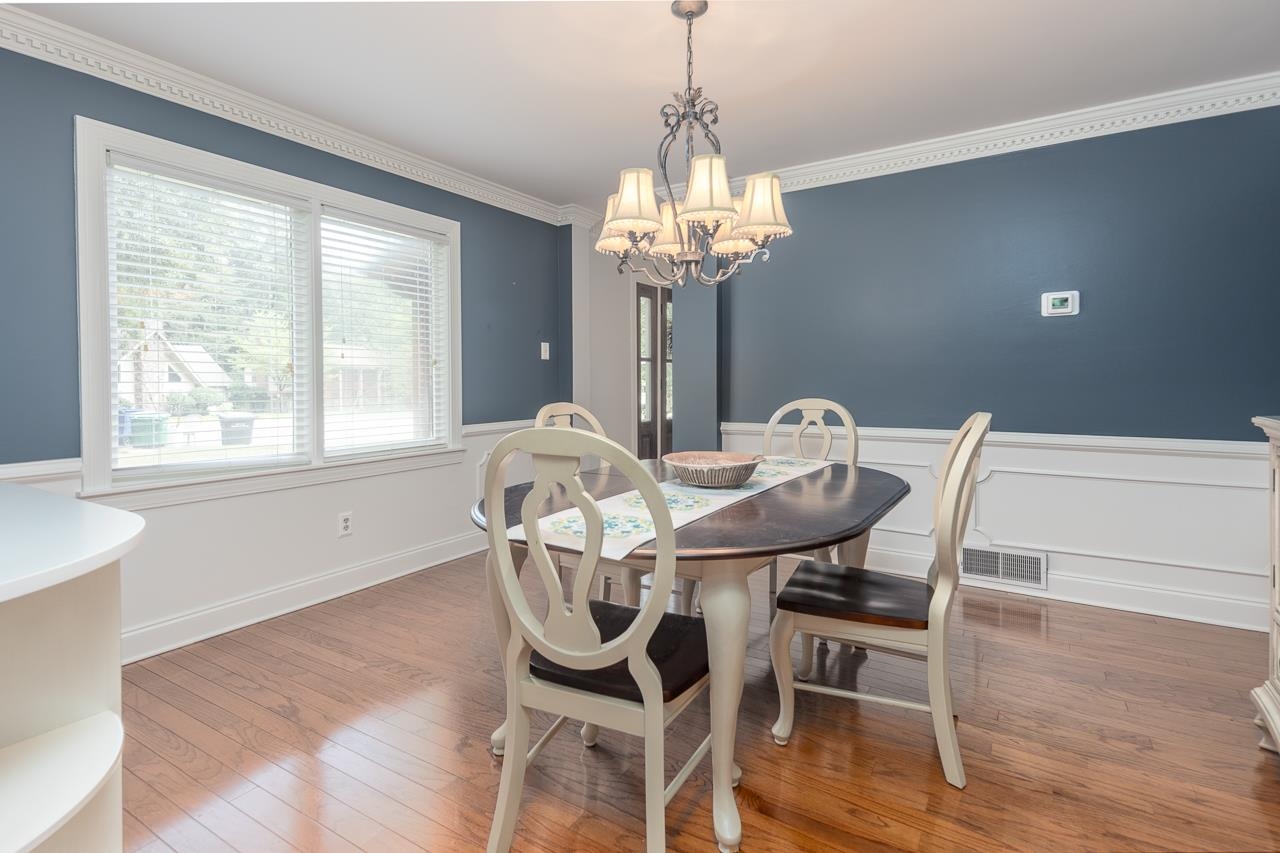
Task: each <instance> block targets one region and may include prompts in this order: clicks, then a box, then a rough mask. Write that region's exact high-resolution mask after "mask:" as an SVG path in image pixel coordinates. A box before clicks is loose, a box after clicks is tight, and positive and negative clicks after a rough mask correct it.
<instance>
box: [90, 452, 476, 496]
mask: <svg viewBox="0 0 1280 853" xmlns="http://www.w3.org/2000/svg"><path fill="white" fill-rule="evenodd" d="M465 454H466V448H463V447H441V448H432V449H431V450H417V451H413V452H411V453H402V454H397V455H395V456H378V457H375V458H369V457H363V458H354V459H343V460H339V461H331V462H326V463H324V464H323V465H307V466H299V467H296V468H275V469H271V470H267V471H263V470H258V471H252V472H245V473H241V474H228V475H225V476H221V477H215V478H212V479H202V480H198V481H195V482H192V481H190V480H185V481H178V482H174V481H163V480H160V481H156V480H152V481H149V482H145V483H129V484H125V485H118V486H113V487H110V488H106V489H96V490H93V491H89V490H85V491H82V492H80V497H82V498H88V499H90V500H93V501H95V502H97V503H102V504H106V505H108V506H113V507H116V508H118V509H127V510H140V509H156V508H158V507H166V506H178V505H181V504H189V503H199V502H200V501H209V500H220V499H222V498H234V497H239V496H241V495H254V494H259V493H261V492H278V491H283V490H285V489H297V488H301V487H304V486H316V485H321V484H323V483H338V482H342V481H344V480H359V479H362V478H365V477H379V476H382V475H384V474H398V473H400V472H402V471H417V470H421V469H424V468H438V467H441V466H443V465H457V464H459V463H461V462H462V457H463V456H464V455H465Z"/></svg>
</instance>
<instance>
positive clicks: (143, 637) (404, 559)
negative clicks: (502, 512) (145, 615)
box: [122, 530, 486, 663]
mask: <svg viewBox="0 0 1280 853" xmlns="http://www.w3.org/2000/svg"><path fill="white" fill-rule="evenodd" d="M485 547H486V546H485V536H484V533H483V532H481V531H479V530H476V531H472V532H468V533H463V534H460V535H458V536H452V537H449V538H448V539H443V540H441V541H439V542H434V543H432V544H430V545H424V546H422V547H420V548H413V549H411V550H408V551H402V552H400V553H398V554H389V555H387V556H385V557H380V558H378V559H376V560H368V561H365V562H363V563H357V564H355V565H353V566H346V567H344V568H341V569H336V570H334V571H331V572H326V573H325V574H322V575H316V576H314V577H309V578H304V579H303V580H299V581H294V582H293V583H287V584H281V585H280V586H276V587H272V588H270V589H265V590H261V591H259V592H254V593H251V594H249V595H244V596H241V597H239V598H235V599H232V600H229V601H221V602H219V603H217V604H213V605H210V606H209V607H202V608H199V609H196V610H191V611H188V612H186V613H182V614H180V615H177V616H173V617H170V618H167V619H161V620H158V621H155V622H151V623H149V624H146V625H139V626H136V627H133V628H127V629H125V631H124V636H123V640H122V644H123V649H122V656H123V660H124V663H132V662H133V661H136V660H141V659H142V658H148V657H151V656H153V655H158V654H160V653H161V652H166V651H169V650H170V649H176V648H178V647H180V646H185V645H189V644H190V643H194V642H196V641H198V640H203V639H206V638H208V637H213V636H216V635H218V634H224V633H226V632H227V631H232V630H235V629H236V628H242V627H244V626H245V625H251V624H253V623H255V622H261V621H262V620H264V619H270V618H271V617H273V616H279V615H281V614H283V613H289V612H290V611H293V610H298V609H300V608H303V607H310V606H311V605H313V604H319V603H320V602H322V601H328V600H329V599H331V598H337V597H338V596H340V595H346V594H348V593H351V592H356V591H357V590H361V589H365V588H366V587H370V586H373V585H375V584H379V583H384V582H386V581H389V580H393V579H395V578H398V577H402V576H404V575H407V574H412V573H413V572H416V571H420V570H422V569H425V568H429V567H431V566H437V565H440V564H441V563H446V562H448V561H450V560H456V559H457V558H459V557H465V556H467V555H469V554H475V553H476V552H478V551H482V550H484V548H485Z"/></svg>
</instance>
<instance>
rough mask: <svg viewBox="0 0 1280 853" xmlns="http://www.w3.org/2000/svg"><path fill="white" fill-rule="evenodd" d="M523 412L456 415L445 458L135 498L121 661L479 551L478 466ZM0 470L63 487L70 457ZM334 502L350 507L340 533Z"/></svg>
mask: <svg viewBox="0 0 1280 853" xmlns="http://www.w3.org/2000/svg"><path fill="white" fill-rule="evenodd" d="M531 423H532V421H510V422H501V423H489V424H472V425H469V426H464V427H463V430H462V445H463V448H462V450H460V451H457V454H458V456H459V457H460V458H457V459H455V460H454V464H447V465H435V466H428V467H408V468H405V467H401V466H392V467H390V468H387V467H380V466H379V464H378V463H377V462H370V463H368V465H367V466H366V467H367V469H368V470H367V471H365V472H364V473H358V472H355V471H351V472H347V473H349V474H351V475H352V476H350V477H344V478H341V479H335V480H330V481H327V482H319V481H314V482H305V483H294V482H291V483H290V484H289V486H288V487H287V488H280V489H274V488H272V489H269V490H253V491H248V492H245V491H238V492H235V493H227V494H223V493H218V492H216V491H212V492H206V493H203V494H201V495H199V496H194V495H184V496H183V497H182V499H181V500H177V501H160V500H156V501H151V502H147V503H146V504H145V505H139V506H137V509H136V511H137V512H138V513H139V514H140V515H142V517H143V518H145V519H146V521H147V527H146V530H145V531H144V532H143V536H142V544H141V545H139V547H138V548H137V550H136V551H134V552H133V553H132V554H130V555H129V556H128V557H126V558H125V559H124V560H123V561H122V566H121V568H122V583H121V597H122V601H121V609H122V615H123V620H122V624H123V626H124V629H123V644H124V659H125V661H126V662H128V661H134V660H139V659H141V658H145V657H150V656H151V655H154V654H158V653H160V652H163V651H167V650H168V649H172V648H177V647H178V646H183V645H186V644H188V643H191V642H194V641H196V640H200V639H204V638H205V637H210V636H213V635H215V634H221V633H223V632H225V631H230V630H232V629H233V628H237V627H240V626H243V625H247V624H250V623H252V622H258V621H261V620H263V619H267V618H270V617H272V616H276V615H279V614H281V613H286V612H288V611H291V610H297V609H299V608H301V607H307V606H309V605H311V604H315V603H317V602H320V601H324V600H326V599H329V598H333V597H335V596H339V595H345V594H347V593H349V592H354V591H356V590H358V589H363V588H365V587H368V586H372V585H374V584H378V583H382V582H384V581H387V580H391V579H392V578H396V577H400V576H401V575H405V574H408V573H410V572H415V571H418V570H420V569H424V568H428V567H430V566H435V565H438V564H440V563H443V562H447V561H449V560H453V559H456V558H458V557H461V556H465V555H467V554H474V553H476V552H477V551H480V550H483V549H484V547H485V539H484V534H483V533H482V532H480V531H479V530H477V529H476V528H475V527H474V526H473V525H472V524H471V520H470V515H469V513H470V509H471V504H472V503H473V502H474V501H475V499H476V494H477V487H476V479H477V476H478V475H479V474H480V473H482V472H483V465H484V461H485V460H486V459H487V458H488V455H489V451H490V450H491V449H492V448H493V446H494V445H495V444H497V443H498V441H499V440H500V439H501V438H502V436H504V435H506V434H507V433H509V432H511V431H512V430H515V429H520V428H522V427H526V426H529V425H530V424H531ZM519 473H521V472H513V476H516V475H518V474H519ZM267 476H270V475H267ZM281 476H283V477H284V478H286V479H288V477H289V475H288V474H284V475H281ZM0 481H11V482H21V483H26V484H29V485H32V486H35V487H37V488H41V489H46V490H48V491H54V492H58V493H60V494H67V495H75V494H77V493H78V492H79V490H80V460H79V459H58V460H51V461H47V462H29V463H22V464H15V465H0ZM95 500H101V501H102V502H104V503H110V502H112V500H113V499H112V498H111V497H104V498H99V499H95ZM340 512H341V513H345V512H350V513H352V516H353V524H352V527H353V533H352V535H350V536H348V537H344V538H341V539H339V538H338V537H337V535H336V521H337V516H338V513H340Z"/></svg>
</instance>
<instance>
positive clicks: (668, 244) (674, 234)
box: [649, 201, 684, 257]
mask: <svg viewBox="0 0 1280 853" xmlns="http://www.w3.org/2000/svg"><path fill="white" fill-rule="evenodd" d="M683 250H684V244H683V243H682V242H681V241H680V230H679V229H678V228H677V227H676V207H675V205H673V204H672V203H671V202H669V201H664V202H663V203H662V228H661V229H660V230H659V231H658V236H656V237H654V238H653V246H652V247H651V248H650V249H649V253H650V254H653V255H664V256H666V257H674V256H676V255H678V254H680V252H681V251H683Z"/></svg>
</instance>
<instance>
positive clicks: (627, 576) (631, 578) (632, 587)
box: [622, 568, 640, 607]
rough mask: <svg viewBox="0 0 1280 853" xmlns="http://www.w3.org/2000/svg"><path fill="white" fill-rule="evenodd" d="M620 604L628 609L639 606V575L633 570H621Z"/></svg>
mask: <svg viewBox="0 0 1280 853" xmlns="http://www.w3.org/2000/svg"><path fill="white" fill-rule="evenodd" d="M622 603H623V604H625V605H627V606H628V607H639V606H640V573H639V572H637V571H636V570H635V569H627V568H624V569H623V570H622Z"/></svg>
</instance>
